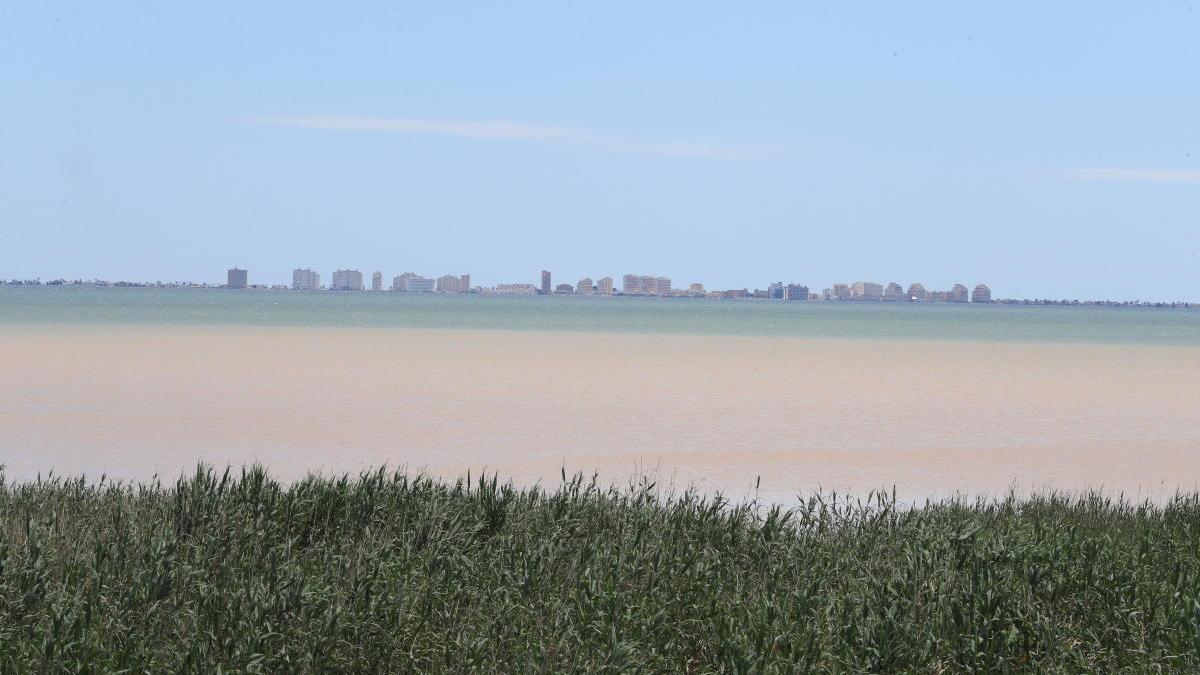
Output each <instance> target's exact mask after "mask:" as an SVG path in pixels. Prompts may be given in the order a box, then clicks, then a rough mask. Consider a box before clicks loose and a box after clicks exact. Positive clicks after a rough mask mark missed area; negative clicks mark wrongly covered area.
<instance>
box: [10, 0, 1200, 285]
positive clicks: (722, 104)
mask: <svg viewBox="0 0 1200 675" xmlns="http://www.w3.org/2000/svg"><path fill="white" fill-rule="evenodd" d="M1198 30H1200V11H1197V10H1196V8H1193V7H1192V6H1191V5H1190V4H1188V3H1150V4H1147V3H1141V4H1111V5H1102V4H1097V3H1082V2H1065V3H1051V4H1047V3H1031V2H1017V3H1005V4H1002V5H1001V4H995V5H986V4H973V3H964V4H951V5H923V6H922V5H918V6H913V5H908V4H896V5H888V4H879V5H871V6H859V5H842V4H831V5H825V6H815V5H805V4H799V3H765V4H763V5H760V6H757V7H756V9H755V10H754V11H746V10H745V8H743V7H738V6H733V5H719V4H707V5H706V4H699V5H690V6H688V7H687V10H686V11H681V9H680V8H679V7H677V6H674V5H652V6H647V5H646V4H645V3H638V4H633V3H624V4H623V3H619V2H618V3H615V4H611V3H606V4H603V5H573V4H557V5H554V4H552V5H536V6H535V5H529V4H525V3H515V4H505V5H495V6H492V5H469V6H463V7H460V8H458V9H457V10H455V11H447V9H446V8H445V7H441V6H435V5H416V4H413V5H392V4H388V3H383V4H362V5H357V6H356V8H355V9H354V10H353V11H336V12H334V11H329V12H308V11H302V10H301V9H300V8H298V7H295V6H293V5H290V4H282V3H272V2H266V3H236V4H235V3H228V2H222V1H221V0H218V1H217V2H215V3H207V4H201V5H194V6H187V7H183V6H173V7H170V8H164V9H162V10H161V11H157V10H151V9H148V8H147V7H146V6H145V5H144V4H141V3H134V2H129V1H128V0H115V1H114V2H109V3H75V4H59V3H15V4H12V3H10V6H7V7H6V8H5V12H4V20H3V21H0V91H2V92H4V94H3V96H4V100H5V102H6V103H9V105H4V106H0V277H5V278H33V277H41V278H43V279H51V278H56V277H69V278H95V277H101V278H107V279H163V280H168V279H191V280H197V281H207V282H209V283H220V282H221V281H222V278H223V277H222V276H218V275H219V274H220V273H221V270H224V269H226V268H228V267H230V266H232V265H239V266H242V267H246V268H248V269H250V270H251V271H252V273H253V274H261V275H262V276H261V277H260V278H261V279H264V280H265V279H270V280H271V281H273V282H275V281H277V282H278V283H285V284H286V283H288V281H289V280H288V274H289V273H290V270H291V269H293V268H294V267H295V266H296V265H301V266H304V267H308V268H311V269H318V270H321V271H322V272H323V274H324V275H325V277H326V283H328V281H329V278H330V277H329V275H330V273H331V272H332V271H333V270H335V269H337V268H338V267H339V266H345V265H348V264H350V265H356V266H359V268H360V269H361V270H362V271H363V272H364V274H365V275H367V276H366V279H365V280H364V281H365V282H366V283H367V284H368V285H369V284H370V281H371V279H370V274H371V273H372V272H373V271H376V270H390V269H392V268H390V267H389V266H398V267H396V269H409V268H423V269H425V270H427V271H428V272H427V273H433V272H435V271H441V270H444V271H446V272H449V273H455V271H456V270H460V271H461V270H471V272H472V273H473V274H474V275H475V277H476V278H477V280H478V281H477V283H481V284H483V285H493V284H498V283H517V282H520V283H527V281H526V280H529V275H528V274H527V273H526V272H525V270H531V269H532V270H534V271H535V272H536V271H538V270H540V269H543V268H545V267H546V266H548V265H553V271H554V276H555V279H554V281H555V283H554V286H557V285H558V284H560V283H572V284H574V283H575V282H577V280H578V279H579V278H580V277H582V276H585V275H588V276H591V277H593V278H595V277H596V276H597V275H599V274H611V275H613V276H614V278H617V279H619V278H620V275H623V274H625V273H626V272H631V273H632V272H634V271H645V272H653V273H654V274H656V275H663V276H666V277H670V278H672V279H675V280H677V282H676V283H685V282H684V281H683V280H703V282H704V283H705V284H706V285H708V286H709V287H712V288H731V287H735V286H742V285H745V284H746V283H747V281H748V280H752V279H772V280H780V279H783V280H785V281H786V280H787V279H788V278H789V277H791V276H792V275H797V274H802V275H803V279H804V280H805V281H803V283H808V284H809V285H810V287H812V288H813V289H816V290H819V289H820V288H823V287H824V286H825V285H826V284H827V283H829V282H828V281H825V280H834V279H843V280H845V281H846V282H847V283H853V280H857V279H871V278H873V279H877V280H878V282H879V283H883V284H886V283H889V281H890V280H896V281H897V282H898V283H899V281H900V280H907V279H912V278H914V277H917V278H920V279H921V281H922V283H924V284H925V285H926V287H927V288H930V289H935V288H936V289H948V288H950V287H951V286H952V285H953V284H954V283H964V284H967V285H968V286H970V285H971V284H970V280H973V279H985V280H987V281H988V283H989V284H991V285H992V286H993V288H995V289H1005V290H1004V295H1006V296H1016V297H1034V296H1047V297H1059V298H1061V297H1067V298H1072V297H1088V296H1092V295H1101V296H1105V297H1119V298H1181V299H1189V300H1198V299H1200V125H1197V124H1196V123H1195V120H1196V118H1197V113H1198V112H1200V88H1198V87H1196V86H1193V85H1194V83H1195V81H1196V74H1195V64H1196V63H1200V40H1196V39H1195V36H1196V34H1197V31H1198ZM614 262H616V263H619V264H620V265H622V266H624V267H625V269H613V268H612V266H611V265H612V264H613V263H614ZM256 270H257V271H256ZM389 273H390V272H389ZM438 273H440V272H438ZM388 278H390V277H389V276H386V275H385V277H384V280H383V285H384V286H385V287H386V286H388V285H389V284H388V283H387V280H388ZM528 282H529V283H535V284H539V285H540V280H539V279H537V278H536V277H535V278H534V279H532V280H530V281H528ZM686 283H690V282H686ZM904 283H905V284H907V283H909V282H908V281H904Z"/></svg>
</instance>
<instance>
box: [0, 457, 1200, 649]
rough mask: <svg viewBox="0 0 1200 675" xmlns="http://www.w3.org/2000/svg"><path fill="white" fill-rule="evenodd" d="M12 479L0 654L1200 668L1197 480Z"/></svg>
mask: <svg viewBox="0 0 1200 675" xmlns="http://www.w3.org/2000/svg"><path fill="white" fill-rule="evenodd" d="M563 478H564V480H563V483H562V485H561V486H559V487H558V488H557V489H554V490H552V491H551V490H543V489H539V488H530V489H525V490H519V489H515V488H513V487H511V486H509V485H504V484H500V483H498V481H497V480H496V479H495V477H476V478H474V479H467V480H462V481H459V482H456V483H444V482H439V481H436V480H432V479H429V478H424V477H411V476H407V475H405V474H403V473H398V472H389V471H385V470H378V471H374V472H370V473H365V474H362V475H360V476H358V477H356V478H351V477H341V478H320V477H310V478H307V479H305V480H302V481H299V482H295V483H290V484H283V483H280V482H277V481H275V480H272V479H271V478H270V476H269V475H268V474H267V472H265V471H264V470H263V469H261V468H258V467H251V468H247V469H243V470H241V471H233V472H230V471H226V472H224V473H221V472H214V471H213V470H211V469H209V468H205V467H200V468H199V469H198V470H197V471H196V472H195V473H194V474H190V475H188V476H186V477H184V478H181V479H180V480H178V481H177V482H175V483H174V484H167V485H162V484H159V483H157V482H155V483H151V484H137V485H125V484H115V485H114V484H109V483H108V482H107V481H100V482H95V481H86V480H84V479H69V480H68V479H57V478H50V479H42V480H37V481H31V482H24V483H8V482H5V481H4V479H3V474H2V473H0V671H3V672H7V673H23V672H36V671H51V672H81V671H86V672H95V671H126V672H205V673H208V672H215V671H217V670H218V669H220V670H223V671H225V672H406V671H420V672H489V673H490V672H682V673H705V672H734V673H751V672H755V673H757V672H780V673H784V672H797V671H800V672H803V671H819V672H920V673H929V672H935V673H938V672H946V673H960V672H989V673H990V672H1022V671H1037V672H1110V673H1111V672H1147V671H1157V672H1194V671H1196V670H1197V669H1198V668H1200V496H1198V495H1194V494H1191V495H1181V496H1177V497H1176V498H1174V499H1173V500H1171V501H1169V502H1168V503H1164V504H1158V505H1154V504H1131V503H1128V502H1126V501H1123V500H1120V499H1112V498H1109V497H1106V496H1103V495H1100V494H1085V495H1074V496H1067V495H1054V494H1050V495H1043V496H1035V497H1031V498H1018V497H1014V496H1009V497H1007V498H1002V499H992V500H980V501H971V502H967V501H963V500H946V501H941V502H937V503H930V504H927V505H924V506H922V507H920V508H900V507H899V506H898V505H897V504H896V502H895V500H894V498H892V497H891V496H890V495H887V494H884V493H880V494H875V495H872V496H871V497H870V498H869V499H866V500H862V501H858V500H854V501H847V500H845V499H844V498H841V497H836V496H833V495H828V496H819V495H818V496H812V497H809V498H805V499H803V500H800V501H798V503H797V505H796V507H795V508H792V509H790V510H784V509H780V508H777V507H775V508H768V507H765V506H759V505H755V504H742V505H734V504H728V503H726V502H725V501H724V500H722V499H720V498H719V497H710V498H706V497H704V496H701V495H698V494H695V493H691V492H688V493H683V494H678V495H673V496H664V495H661V494H659V493H658V491H657V490H656V489H655V487H654V485H653V483H650V482H642V483H640V484H637V485H631V486H624V487H621V488H609V487H604V486H601V485H599V484H598V483H597V482H596V481H595V479H591V480H589V479H587V478H585V477H582V476H575V477H566V476H564V477H563Z"/></svg>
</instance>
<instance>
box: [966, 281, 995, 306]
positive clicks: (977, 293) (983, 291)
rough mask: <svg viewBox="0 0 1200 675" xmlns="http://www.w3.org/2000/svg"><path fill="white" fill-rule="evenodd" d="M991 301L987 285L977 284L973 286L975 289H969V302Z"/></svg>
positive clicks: (990, 293)
mask: <svg viewBox="0 0 1200 675" xmlns="http://www.w3.org/2000/svg"><path fill="white" fill-rule="evenodd" d="M991 301H992V289H990V288H988V287H987V284H979V285H977V286H975V290H973V291H971V302H978V303H982V304H987V303H990V302H991Z"/></svg>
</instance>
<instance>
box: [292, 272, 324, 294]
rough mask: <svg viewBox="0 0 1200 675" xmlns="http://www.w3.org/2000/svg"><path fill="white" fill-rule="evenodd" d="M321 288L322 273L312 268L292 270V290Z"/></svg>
mask: <svg viewBox="0 0 1200 675" xmlns="http://www.w3.org/2000/svg"><path fill="white" fill-rule="evenodd" d="M320 289H321V275H320V274H318V273H317V272H314V271H312V270H310V269H300V268H297V269H295V270H292V290H296V291H316V290H320Z"/></svg>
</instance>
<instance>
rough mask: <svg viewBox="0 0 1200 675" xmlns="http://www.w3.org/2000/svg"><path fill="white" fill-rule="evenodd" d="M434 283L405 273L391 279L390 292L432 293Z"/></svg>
mask: <svg viewBox="0 0 1200 675" xmlns="http://www.w3.org/2000/svg"><path fill="white" fill-rule="evenodd" d="M435 285H436V282H435V281H434V280H433V279H427V278H425V277H423V276H421V275H420V274H416V273H415V272H405V273H404V274H401V275H400V276H398V277H392V290H393V291H403V292H407V293H432V292H433V290H434V287H435Z"/></svg>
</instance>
